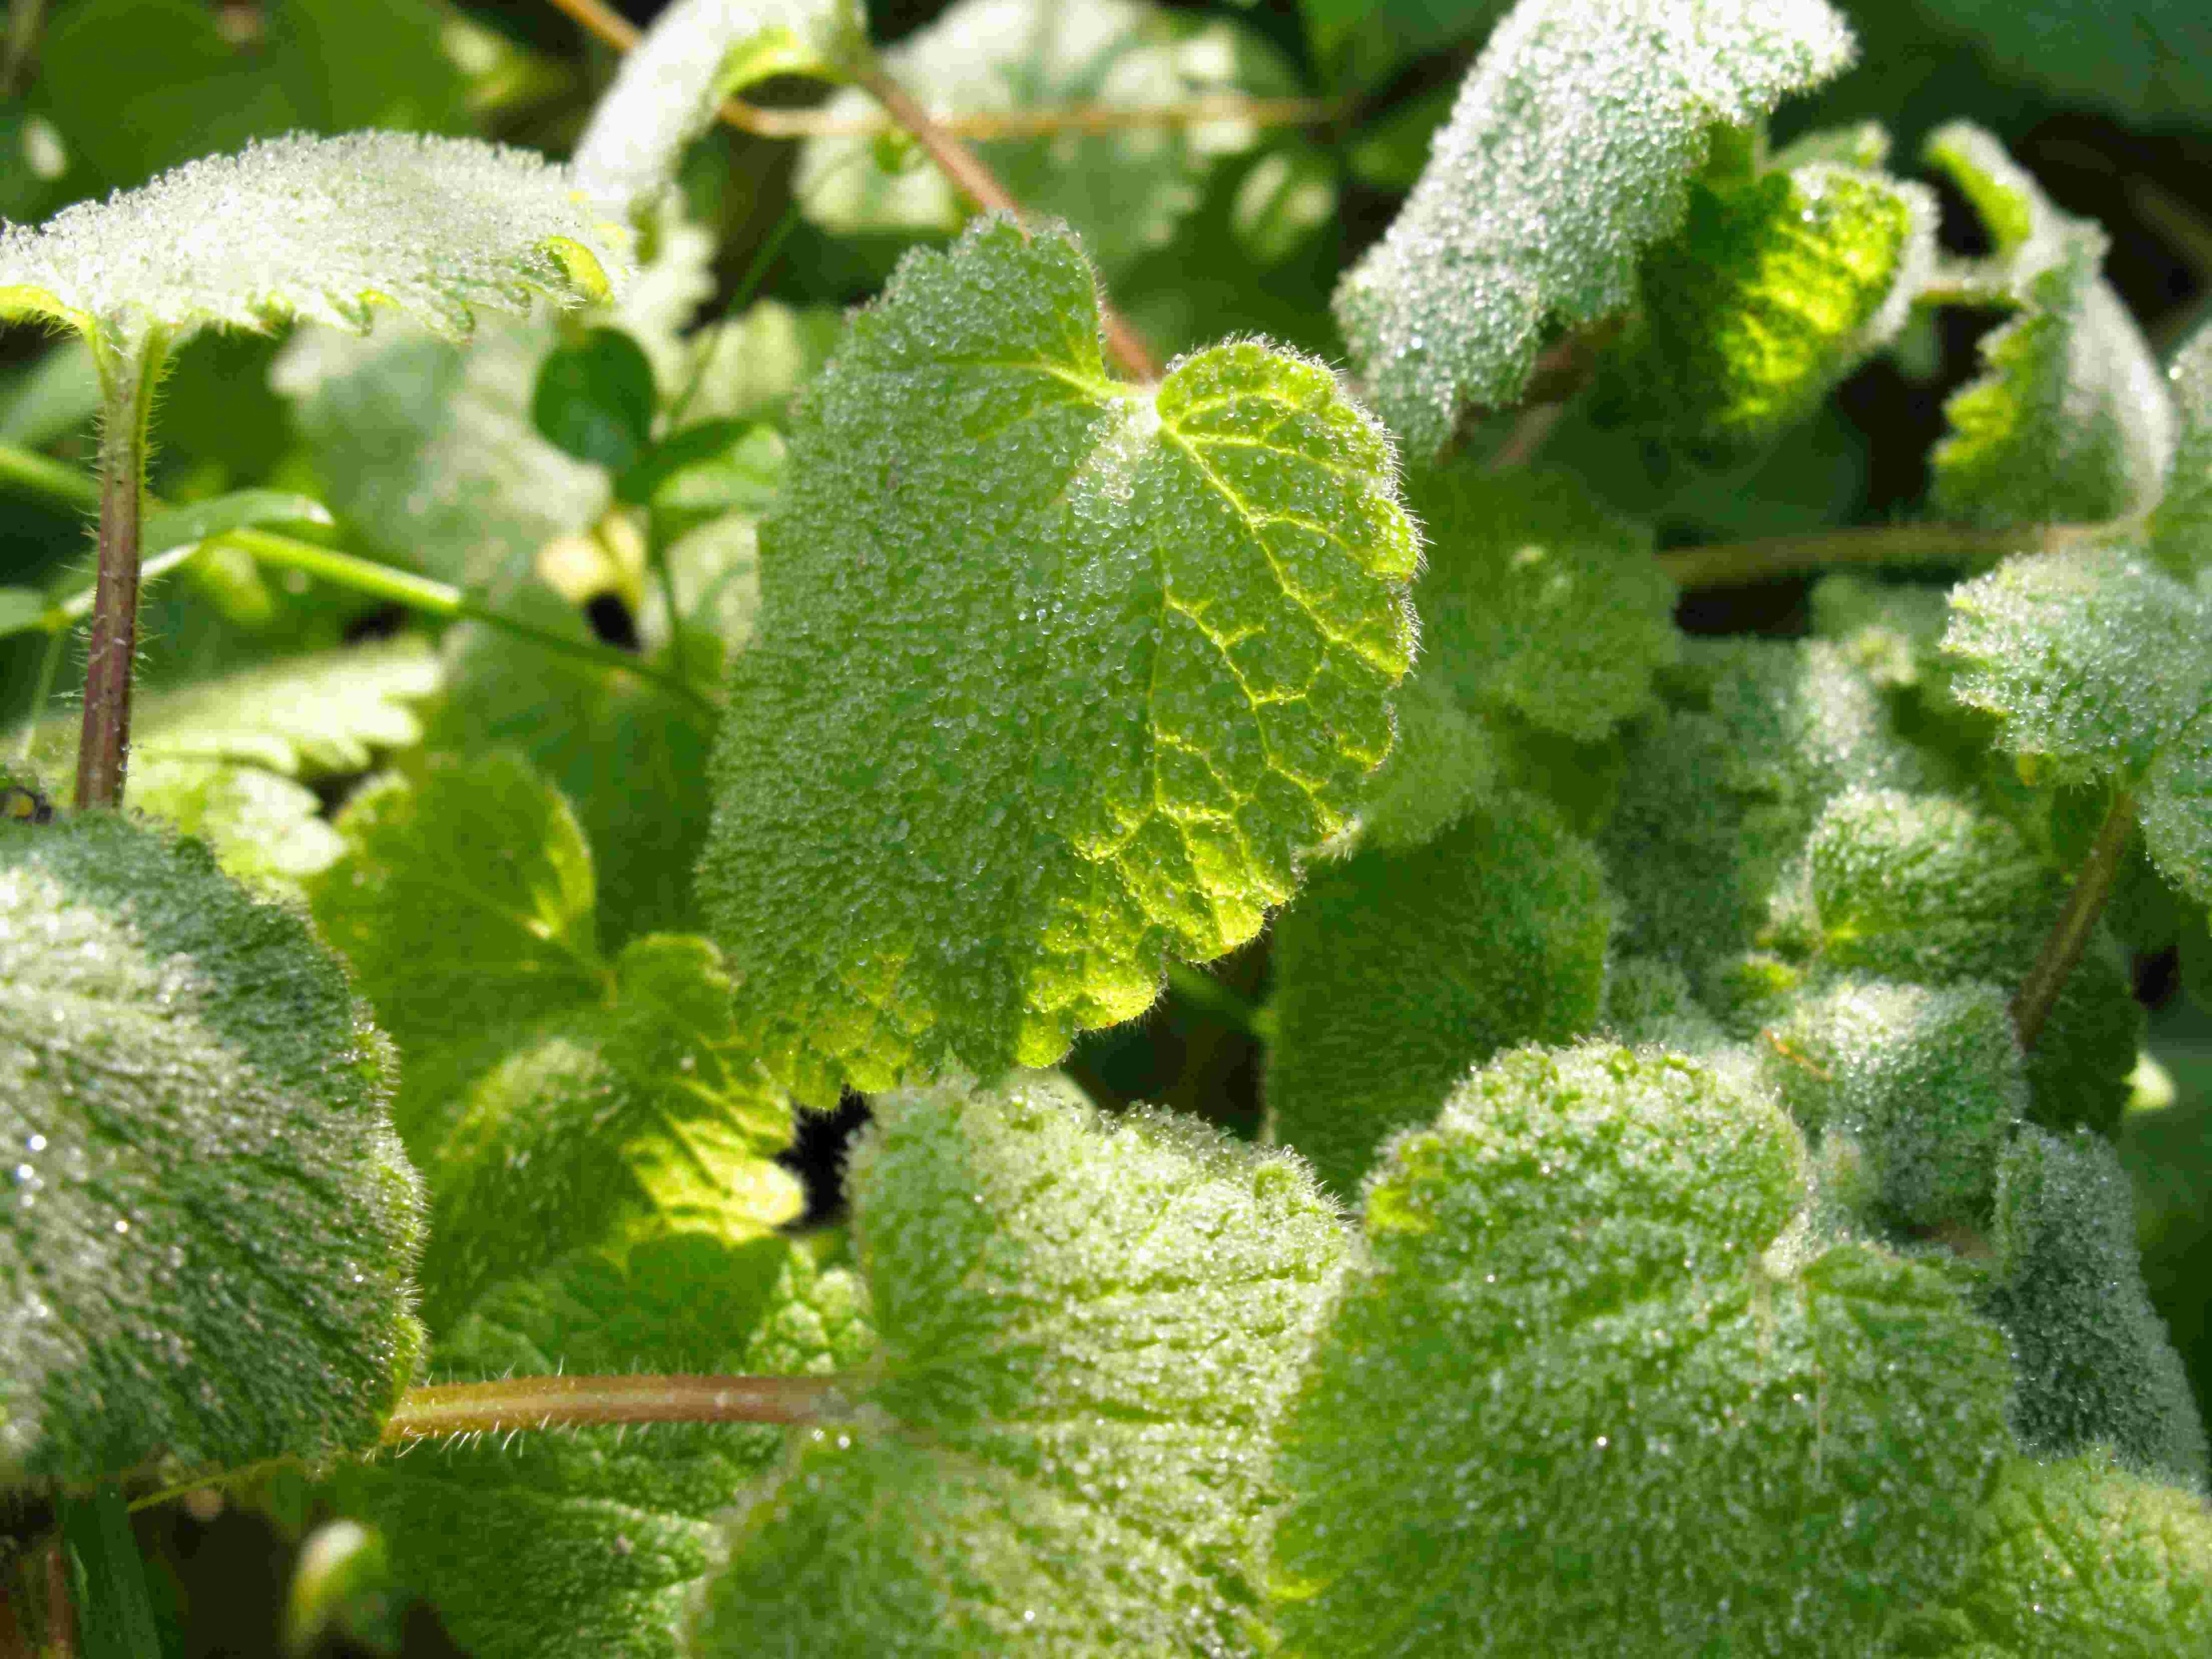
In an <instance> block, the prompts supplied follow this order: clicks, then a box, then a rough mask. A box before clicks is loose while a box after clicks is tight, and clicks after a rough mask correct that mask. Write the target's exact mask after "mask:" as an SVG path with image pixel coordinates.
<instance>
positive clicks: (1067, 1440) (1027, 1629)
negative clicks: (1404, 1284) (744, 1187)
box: [691, 1081, 1343, 1659]
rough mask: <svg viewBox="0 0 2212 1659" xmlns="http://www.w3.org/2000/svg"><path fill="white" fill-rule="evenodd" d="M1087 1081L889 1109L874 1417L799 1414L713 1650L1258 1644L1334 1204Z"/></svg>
mask: <svg viewBox="0 0 2212 1659" xmlns="http://www.w3.org/2000/svg"><path fill="white" fill-rule="evenodd" d="M1072 1095H1073V1091H1072V1090H1065V1089H1058V1088H1054V1087H1051V1086H1048V1085H1044V1084H1042V1083H1039V1082H1036V1081H1030V1082H1017V1083H1015V1084H1013V1085H1010V1086H1008V1087H1007V1088H1006V1089H1004V1090H1002V1091H988V1092H969V1091H963V1090H960V1089H943V1090H939V1091H932V1092H927V1093H901V1094H894V1095H891V1096H890V1097H885V1098H882V1099H879V1100H878V1102H877V1103H876V1113H877V1116H876V1122H875V1125H874V1127H872V1129H871V1130H870V1131H868V1132H867V1133H866V1137H865V1138H864V1139H862V1140H861V1141H860V1143H859V1144H858V1146H856V1147H855V1149H854V1153H853V1157H852V1161H851V1164H850V1166H849V1168H850V1174H849V1181H850V1193H851V1197H852V1202H853V1206H854V1237H855V1240H856V1243H857V1245H858V1249H859V1255H860V1265H861V1269H862V1272H863V1273H864V1275H865V1277H866V1280H867V1284H868V1288H869V1291H870V1294H871V1296H872V1301H873V1305H874V1308H875V1316H876V1324H877V1329H878V1333H879V1338H880V1346H879V1348H878V1352H877V1354H876V1357H875V1358H874V1360H873V1362H872V1366H871V1368H870V1370H869V1371H868V1372H867V1373H866V1376H865V1377H864V1378H862V1379H856V1380H855V1382H856V1406H857V1410H856V1412H855V1413H854V1418H853V1420H852V1421H850V1422H848V1423H839V1424H835V1425H824V1426H823V1427H822V1428H821V1429H819V1430H814V1431H799V1434H798V1435H797V1436H796V1444H795V1445H794V1447H793V1454H792V1455H791V1456H790V1458H789V1459H788V1461H787V1462H786V1463H785V1465H784V1466H783V1468H782V1470H781V1472H780V1474H779V1478H778V1480H777V1481H776V1482H775V1485H773V1486H770V1487H769V1488H768V1489H767V1490H765V1491H764V1492H762V1493H761V1494H759V1495H758V1496H757V1498H756V1499H755V1501H754V1502H753V1504H752V1505H751V1506H750V1508H748V1509H745V1510H741V1511H739V1512H738V1514H737V1515H736V1516H734V1518H733V1519H732V1522H731V1526H730V1531H729V1549H730V1563H729V1565H728V1566H727V1568H726V1569H725V1570H724V1571H721V1572H720V1573H719V1574H718V1575H717V1576H716V1577H714V1580H713V1581H712V1582H711V1583H710V1585H709V1587H708V1591H707V1593H706V1595H705V1596H704V1597H703V1599H702V1602H701V1604H700V1612H699V1616H698V1620H697V1622H696V1625H695V1626H694V1628H693V1630H692V1632H691V1642H692V1650H693V1651H694V1652H696V1653H698V1654H702V1655H708V1654H724V1653H728V1654H750V1653H754V1652H756V1651H757V1650H758V1646H759V1643H760V1641H761V1638H762V1633H763V1632H769V1631H772V1632H775V1636H776V1639H777V1640H778V1641H780V1642H782V1643H785V1644H788V1645H789V1647H790V1649H791V1650H793V1652H798V1653H805V1654H808V1655H810V1656H821V1659H831V1656H847V1655H849V1656H854V1659H858V1656H862V1655H868V1656H874V1655H880V1654H884V1653H902V1654H912V1655H921V1654H932V1655H937V1654H941V1655H945V1656H948V1659H950V1656H954V1655H962V1656H965V1655H970V1654H981V1653H1000V1652H1012V1651H1029V1652H1035V1653H1040V1654H1052V1655H1057V1656H1067V1659H1074V1656H1085V1655H1098V1656H1103V1655H1129V1656H1139V1655H1143V1656H1146V1659H1152V1656H1164V1655H1192V1656H1197V1655H1242V1654H1251V1653H1255V1652H1257V1651H1258V1650H1259V1638H1260V1631H1259V1628H1258V1627H1259V1626H1260V1623H1261V1618H1262V1607H1261V1589H1260V1586H1259V1584H1258V1583H1257V1582H1256V1575H1255V1570H1254V1559H1255V1554H1254V1552H1255V1543H1256V1538H1257V1533H1258V1530H1259V1528H1260V1525H1261V1519H1262V1516H1263V1515H1264V1513H1265V1511H1266V1509H1267V1505H1268V1504H1269V1502H1270V1501H1271V1499H1272V1498H1273V1487H1272V1486H1271V1483H1270V1480H1269V1470H1268V1462H1269V1455H1268V1453H1269V1443H1270V1438H1271V1432H1272V1430H1273V1424H1274V1419H1275V1413H1276V1411H1277V1409H1278V1407H1279V1401H1280V1400H1281V1399H1282V1397H1283V1395H1284V1393H1285V1390H1286V1389H1288V1387H1289V1385H1290V1383H1291V1379H1292V1377H1293V1376H1294V1375H1295V1372H1296V1370H1297V1365H1298V1364H1299V1362H1300V1361H1301V1360H1302V1358H1304V1353H1305V1350H1306V1345H1307V1343H1308V1342H1309V1341H1310V1336H1311V1328H1312V1324H1313V1322H1314V1320H1315V1318H1316V1315H1317V1314H1318V1312H1319V1310H1320V1306H1321V1304H1322V1302H1323V1301H1324V1300H1325V1299H1326V1297H1327V1294H1328V1288H1329V1285H1331V1283H1332V1282H1333V1280H1334V1277H1335V1275H1336V1273H1337V1271H1338V1266H1339V1261H1340V1255H1341V1252H1342V1249H1343V1237H1342V1230H1341V1227H1340V1224H1339V1222H1338V1218H1337V1214H1336V1211H1335V1208H1334V1206H1333V1205H1331V1204H1329V1203H1328V1201H1327V1200H1325V1199H1323V1198H1322V1196H1321V1195H1320V1194H1318V1193H1317V1192H1316V1190H1315V1189H1314V1188H1313V1185H1312V1183H1311V1182H1310V1179H1309V1178H1308V1176H1306V1175H1305V1173H1304V1170H1302V1169H1301V1167H1300V1166H1299V1165H1298V1164H1297V1162H1296V1160H1295V1159H1292V1158H1290V1157H1289V1156H1288V1155H1286V1154H1282V1153H1269V1152H1255V1151H1253V1150H1252V1149H1250V1148H1248V1147H1243V1146H1237V1145H1236V1144H1235V1143H1233V1142H1231V1141H1228V1140H1226V1139H1222V1138H1219V1137H1218V1136H1217V1135H1216V1134H1215V1133H1213V1132H1212V1131H1210V1130H1207V1129H1206V1128H1203V1127H1200V1126H1198V1125H1196V1124H1194V1123H1193V1122H1191V1121H1188V1120H1178V1119H1174V1118H1170V1117H1169V1116H1167V1115H1163V1114H1159V1113H1156V1112H1152V1111H1149V1110H1139V1111H1136V1112H1133V1113H1131V1114H1129V1115H1126V1116H1122V1117H1120V1118H1115V1119H1109V1118H1105V1117H1103V1116H1102V1115H1099V1114H1098V1113H1097V1112H1096V1111H1094V1110H1093V1109H1091V1108H1090V1107H1089V1106H1087V1105H1080V1104H1076V1103H1073V1101H1072V1100H1071V1098H1070V1097H1072ZM886 1514H895V1515H896V1516H898V1517H899V1519H898V1524H896V1525H895V1526H890V1525H885V1524H884V1523H883V1522H882V1520H881V1519H880V1517H881V1516H884V1515H886Z"/></svg>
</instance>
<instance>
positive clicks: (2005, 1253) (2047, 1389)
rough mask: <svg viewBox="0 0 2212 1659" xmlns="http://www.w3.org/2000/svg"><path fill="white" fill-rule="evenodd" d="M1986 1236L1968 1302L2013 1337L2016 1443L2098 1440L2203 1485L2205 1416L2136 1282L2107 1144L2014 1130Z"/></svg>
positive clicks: (2129, 1233)
mask: <svg viewBox="0 0 2212 1659" xmlns="http://www.w3.org/2000/svg"><path fill="white" fill-rule="evenodd" d="M1990 1245H1991V1247H1992V1248H1993V1249H1994V1251H1995V1253H1996V1260H1995V1261H1994V1262H1993V1263H1992V1264H1991V1267H1990V1279H1989V1284H1988V1285H1987V1287H1986V1288H1985V1289H1984V1291H1983V1293H1982V1296H1981V1298H1980V1307H1981V1310H1982V1311H1983V1312H1984V1313H1986V1314H1987V1315H1988V1316H1990V1318H1991V1319H1994V1320H1995V1321H1996V1322H1997V1323H1998V1324H1999V1325H2001V1326H2002V1327H2003V1328H2004V1332H2005V1334H2006V1336H2007V1337H2008V1339H2009V1340H2010V1342H2011V1345H2012V1350H2013V1355H2014V1364H2015V1367H2016V1369H2017V1370H2018V1372H2019V1386H2018V1389H2017V1391H2016V1393H2015V1395H2014V1398H2013V1402H2012V1407H2011V1413H2012V1422H2013V1427H2014V1430H2015V1432H2016V1433H2017V1434H2018V1435H2019V1437H2020V1441H2021V1446H2022V1447H2023V1448H2024V1449H2027V1450H2028V1451H2030V1452H2033V1453H2034V1454H2036V1455H2038V1456H2045V1457H2063V1456H2067V1455H2072V1454H2074V1453H2077V1452H2087V1451H2089V1450H2091V1449H2093V1448H2097V1447H2110V1448H2111V1449H2112V1450H2113V1452H2114V1454H2115V1455H2117V1456H2118V1458H2119V1460H2120V1461H2121V1462H2123V1463H2124V1464H2125V1465H2127V1466H2128V1467H2129V1468H2133V1469H2135V1470H2136V1471H2137V1472H2139V1473H2141V1474H2146V1475H2149V1476H2151V1477H2153V1478H2154V1479H2157V1480H2170V1481H2172V1482H2175V1483H2176V1484H2178V1485H2180V1486H2186V1487H2188V1488H2189V1489H2190V1490H2191V1492H2196V1493H2197V1494H2198V1495H2199V1496H2200V1497H2201V1496H2202V1495H2203V1492H2204V1489H2205V1480H2206V1474H2207V1470H2206V1463H2205V1458H2206V1449H2205V1437H2204V1425H2203V1423H2202V1422H2201V1421H2200V1420H2199V1419H2198V1417H2197V1401H2196V1399H2195V1397H2194V1396H2193V1395H2191V1391H2190V1386H2189V1376H2188V1373H2187V1372H2186V1371H2185V1370H2183V1368H2182V1364H2181V1359H2180V1357H2179V1355H2178V1354H2176V1353H2175V1352H2174V1351H2173V1345H2172V1340H2170V1339H2169V1338H2168V1337H2167V1335H2166V1323H2165V1322H2164V1321H2163V1320H2161V1319H2160V1317H2159V1316H2158V1315H2157V1313H2156V1312H2155V1311H2154V1310H2153V1309H2152V1307H2151V1304H2150V1295H2149V1292H2148V1291H2147V1290H2145V1288H2144V1286H2143V1278H2142V1257H2141V1254H2140V1252H2139V1251H2138V1249H2137V1248H2136V1225H2135V1205H2134V1194H2133V1192H2132V1189H2131V1188H2130V1185H2129V1182H2128V1177H2127V1173H2126V1171H2125V1170H2123V1169H2122V1168H2121V1167H2120V1162H2119V1159H2118V1158H2117V1157H2115V1156H2114V1154H2113V1152H2112V1146H2111V1144H2110V1143H2109V1142H2107V1141H2106V1140H2105V1139H2103V1138H2102V1137H2100V1136H2098V1135H2093V1134H2089V1133H2075V1134H2073V1135H2069V1136H2068V1137H2066V1138H2065V1139H2059V1138H2058V1137H2057V1136H2055V1135H2050V1134H2046V1133H2043V1132H2042V1131H2041V1130H2039V1129H2027V1130H2025V1131H2023V1132H2022V1133H2021V1134H2020V1135H2019V1137H2018V1138H2017V1139H2015V1141H2014V1142H2013V1144H2012V1146H2010V1148H2009V1149H2008V1152H2007V1153H2006V1155H2005V1157H2004V1158H2003V1160H2002V1163H2001V1164H2000V1165H1999V1167H1998V1170H1997V1186H1996V1216H1995V1220H1994V1223H1993V1225H1992V1226H1991V1229H1990Z"/></svg>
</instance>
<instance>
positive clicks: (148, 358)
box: [76, 337, 163, 807]
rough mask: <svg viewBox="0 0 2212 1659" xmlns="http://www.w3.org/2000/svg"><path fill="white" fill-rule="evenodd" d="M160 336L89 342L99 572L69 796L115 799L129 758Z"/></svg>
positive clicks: (81, 801)
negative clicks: (95, 406)
mask: <svg viewBox="0 0 2212 1659" xmlns="http://www.w3.org/2000/svg"><path fill="white" fill-rule="evenodd" d="M162 349H163V343H162V341H161V339H160V337H153V338H151V339H149V340H148V341H146V342H145V343H143V345H141V346H139V347H137V349H129V348H125V349H121V350H118V349H116V348H115V346H114V345H112V344H111V343H105V342H95V343H94V353H95V354H96V356H97V357H98V359H99V362H100V401H101V410H100V573H99V576H98V578H97V585H96V586H94V590H93V600H92V629H91V634H90V637H89V641H88V647H87V651H86V656H85V665H84V725H83V730H82V739H81V741H80V742H79V744H78V746H77V756H76V804H77V805H78V806H80V807H86V806H117V805H121V804H122V800H123V779H124V773H125V769H127V768H128V766H129V764H130V760H131V670H132V668H133V667H134V665H136V661H137V652H138V528H139V523H140V520H142V519H143V516H144V513H145V506H146V428H147V424H148V422H149V418H150V417H151V415H152V412H153V411H152V401H153V392H154V381H155V378H156V377H157V376H158V375H159V374H160V372H161V356H162Z"/></svg>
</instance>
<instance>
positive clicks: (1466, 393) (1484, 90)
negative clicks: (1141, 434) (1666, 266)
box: [1335, 0, 1851, 456]
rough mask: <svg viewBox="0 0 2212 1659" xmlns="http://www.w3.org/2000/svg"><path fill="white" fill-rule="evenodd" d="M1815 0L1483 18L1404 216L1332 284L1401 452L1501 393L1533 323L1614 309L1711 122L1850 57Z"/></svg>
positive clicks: (1681, 203) (1531, 351)
mask: <svg viewBox="0 0 2212 1659" xmlns="http://www.w3.org/2000/svg"><path fill="white" fill-rule="evenodd" d="M1850 57H1851V40H1850V33H1849V32H1848V31H1847V30H1846V29H1845V27H1844V22H1843V20H1842V19H1841V18H1840V17H1838V15H1836V14H1835V13H1834V12H1833V11H1832V10H1830V9H1828V8H1827V7H1826V5H1824V4H1822V3H1820V0H1784V3H1781V4H1751V3H1746V0H1662V3H1656V4H1652V5H1648V6H1644V7H1640V8H1638V9H1637V10H1636V11H1634V12H1633V13H1627V12H1623V11H1620V10H1619V9H1614V8H1611V7H1592V6H1589V5H1585V4H1582V3H1579V0H1522V3H1520V4H1519V5H1517V6H1516V8H1515V9H1514V10H1513V11H1512V13H1511V14H1510V15H1509V16H1508V17H1507V18H1506V19H1505V21H1504V22H1503V23H1501V24H1499V25H1498V29H1497V32H1496V33H1493V34H1492V36H1491V38H1490V43H1489V45H1487V46H1485V47H1484V48H1483V52H1482V56H1481V58H1480V59H1479V60H1478V61H1477V63H1476V64H1475V66H1474V71H1473V72H1472V73H1471V74H1470V75H1469V76H1468V79H1467V83H1466V85H1465V86H1464V87H1463V88H1462V89H1461V92H1460V98H1459V103H1458V105H1457V106H1456V107H1455V108H1454V110H1453V111H1452V117H1451V120H1450V121H1449V124H1447V125H1445V126H1444V127H1443V129H1442V130H1441V131H1439V132H1438V134H1437V139H1436V144H1435V150H1434V153H1433V155H1432V156H1431V160H1430V161H1429V165H1428V167H1426V168H1425V170H1424V171H1423V173H1422V174H1421V178H1420V180H1419V183H1418V184H1416V185H1414V187H1413V196H1412V197H1411V198H1410V199H1409V200H1408V201H1407V204H1406V208H1405V210H1404V211H1403V212H1402V213H1401V214H1400V215H1399V216H1398V218H1397V220H1396V221H1395V222H1394V223H1393V224H1392V225H1391V227H1390V229H1389V232H1388V233H1387V234H1385V236H1384V237H1383V241H1382V242H1381V244H1380V245H1378V246H1376V248H1374V249H1373V250H1371V251H1370V252H1369V253H1368V254H1367V256H1366V257H1365V258H1363V259H1362V260H1361V261H1360V263H1359V264H1358V265H1357V266H1355V267H1354V268H1353V269H1352V272H1351V274H1350V275H1349V276H1346V278H1345V280H1344V282H1343V283H1342V285H1341V286H1340V288H1339V289H1338V290H1337V295H1336V302H1335V306H1336V315H1337V320H1338V321H1339V323H1340V325H1342V327H1343V329H1344V336H1345V339H1346V343H1348V344H1349V345H1350V347H1351V349H1352V359H1353V361H1354V362H1357V363H1358V366H1359V368H1360V369H1361V372H1362V373H1363V374H1364V375H1365V376H1366V377H1367V380H1368V381H1369V382H1370V385H1371V386H1372V387H1373V389H1374V394H1375V398H1376V404H1377V406H1378V407H1379V409H1380V410H1381V411H1382V413H1383V418H1384V419H1385V420H1387V421H1388V422H1389V423H1390V425H1391V427H1392V428H1393V429H1394V430H1395V431H1396V432H1398V433H1399V434H1400V435H1401V436H1402V437H1403V438H1404V439H1405V441H1406V444H1407V448H1408V449H1409V450H1410V451H1411V452H1412V453H1414V454H1416V455H1419V456H1428V455H1432V454H1434V453H1436V452H1437V450H1438V449H1440V448H1441V447H1443V443H1444V441H1446V439H1448V438H1449V436H1450V435H1451V432H1452V429H1453V428H1454V427H1455V426H1456V425H1457V424H1458V422H1459V418H1460V416H1461V415H1462V413H1463V412H1464V411H1465V410H1468V408H1469V407H1470V406H1481V407H1488V408H1502V407H1504V406H1506V405H1508V404H1512V403H1514V402H1516V400H1517V399H1518V398H1520V396H1521V392H1522V387H1523V386H1525V385H1526V384H1527V382H1528V374H1529V371H1530V370H1531V369H1532V368H1534V364H1535V361H1536V353H1537V350H1538V349H1539V348H1540V346H1541V345H1542V344H1543V343H1544V342H1545V340H1546V339H1547V330H1551V331H1557V330H1559V329H1565V328H1573V327H1575V326H1577V325H1581V324H1585V323H1592V322H1595V321H1598V320H1599V319H1603V318H1607V317H1610V316H1613V315H1614V314H1616V313H1620V312H1622V311H1625V310H1626V309H1627V308H1628V307H1629V306H1630V304H1631V303H1632V301H1633V300H1634V298H1635V283H1636V271H1637V260H1638V257H1639V256H1640V255H1641V254H1642V253H1643V252H1644V250H1645V249H1646V248H1648V247H1650V246H1652V245H1653V244H1654V243H1656V242H1659V241H1661V240H1663V239H1665V238H1666V237H1668V236H1670V235H1672V234H1674V231H1675V230H1676V229H1677V228H1679V227H1680V225H1681V223H1682V220H1683V216H1684V214H1685V212H1686V207H1687V200H1688V194H1689V185H1690V181H1691V179H1692V176H1693V175H1694V174H1695V173H1697V172H1698V170H1699V167H1701V166H1702V165H1703V164H1704V161H1705V153H1706V149H1707V146H1708V144H1709V143H1710V142H1711V131H1712V129H1713V128H1714V127H1715V126H1717V125H1722V126H1732V127H1745V126H1749V125H1752V124H1753V122H1755V121H1757V120H1758V119H1759V118H1760V117H1762V116H1764V115H1765V114H1766V113H1767V112H1769V111H1770V110H1771V109H1772V108H1773V107H1774V106H1775V105H1776V104H1777V103H1778V102H1779V101H1780V100H1781V99H1782V98H1783V96H1784V94H1788V93H1791V92H1800V91H1803V90H1805V89H1806V88H1809V87H1812V86H1814V85H1817V84H1818V83H1819V82H1821V81H1823V80H1826V78H1827V77H1828V76H1832V75H1834V74H1835V73H1837V72H1838V70H1842V69H1843V68H1844V66H1845V65H1846V64H1848V63H1849V62H1850Z"/></svg>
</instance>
